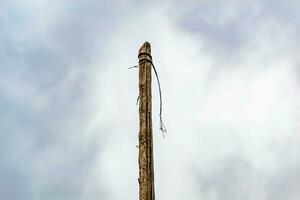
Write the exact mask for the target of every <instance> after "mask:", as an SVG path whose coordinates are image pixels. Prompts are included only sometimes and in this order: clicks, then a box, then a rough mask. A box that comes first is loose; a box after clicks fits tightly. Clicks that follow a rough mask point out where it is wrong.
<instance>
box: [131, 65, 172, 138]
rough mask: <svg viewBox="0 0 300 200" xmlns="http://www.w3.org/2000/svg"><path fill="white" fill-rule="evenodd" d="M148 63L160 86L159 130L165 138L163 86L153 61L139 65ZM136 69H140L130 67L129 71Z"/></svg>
mask: <svg viewBox="0 0 300 200" xmlns="http://www.w3.org/2000/svg"><path fill="white" fill-rule="evenodd" d="M146 62H150V63H151V66H152V68H153V70H154V73H155V76H156V80H157V84H158V90H159V99H160V105H159V123H160V127H159V129H160V130H161V132H162V135H163V137H165V133H167V129H166V126H165V125H164V123H163V120H162V109H163V101H162V92H161V86H160V81H159V77H158V73H157V70H156V68H155V66H154V64H153V62H152V60H149V59H146V60H144V61H143V62H141V63H139V64H140V65H141V64H144V63H146ZM136 67H138V66H133V67H129V68H128V69H131V68H136Z"/></svg>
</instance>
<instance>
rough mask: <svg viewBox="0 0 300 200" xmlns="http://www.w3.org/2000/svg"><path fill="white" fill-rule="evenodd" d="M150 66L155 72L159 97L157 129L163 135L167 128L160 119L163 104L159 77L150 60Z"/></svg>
mask: <svg viewBox="0 0 300 200" xmlns="http://www.w3.org/2000/svg"><path fill="white" fill-rule="evenodd" d="M151 66H152V68H153V70H154V73H155V76H156V80H157V84H158V90H159V99H160V106H159V122H160V127H159V129H160V130H161V132H162V135H163V137H165V133H167V129H166V127H165V125H164V123H163V120H162V106H163V102H162V95H161V86H160V81H159V77H158V74H157V71H156V68H155V66H154V65H153V63H152V61H151Z"/></svg>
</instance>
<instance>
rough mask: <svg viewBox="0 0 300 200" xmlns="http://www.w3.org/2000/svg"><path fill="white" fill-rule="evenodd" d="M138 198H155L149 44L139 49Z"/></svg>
mask: <svg viewBox="0 0 300 200" xmlns="http://www.w3.org/2000/svg"><path fill="white" fill-rule="evenodd" d="M138 57H139V98H140V100H139V118H140V130H139V187H140V188H139V200H155V195H154V165H153V139H152V100H151V98H152V95H151V67H152V66H151V62H152V57H151V46H150V43H148V42H145V43H144V44H143V45H142V47H141V48H140V50H139V54H138Z"/></svg>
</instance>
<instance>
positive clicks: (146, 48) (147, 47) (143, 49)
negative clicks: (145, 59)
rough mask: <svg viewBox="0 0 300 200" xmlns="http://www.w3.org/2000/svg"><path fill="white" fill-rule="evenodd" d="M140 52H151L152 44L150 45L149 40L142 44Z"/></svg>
mask: <svg viewBox="0 0 300 200" xmlns="http://www.w3.org/2000/svg"><path fill="white" fill-rule="evenodd" d="M140 53H148V54H151V45H150V43H149V42H145V43H144V44H143V45H142V46H141V48H140V50H139V54H140Z"/></svg>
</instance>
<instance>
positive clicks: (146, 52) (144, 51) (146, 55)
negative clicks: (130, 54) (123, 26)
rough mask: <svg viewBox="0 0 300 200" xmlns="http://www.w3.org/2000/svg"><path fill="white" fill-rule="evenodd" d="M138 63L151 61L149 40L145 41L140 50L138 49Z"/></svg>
mask: <svg viewBox="0 0 300 200" xmlns="http://www.w3.org/2000/svg"><path fill="white" fill-rule="evenodd" d="M138 57H139V63H140V64H141V63H143V62H145V61H150V62H152V56H151V45H150V43H149V42H145V43H144V44H143V45H142V46H141V48H140V50H139V55H138Z"/></svg>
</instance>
